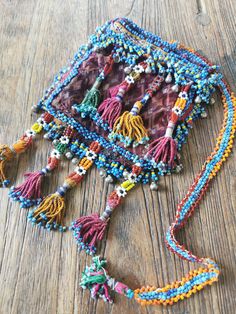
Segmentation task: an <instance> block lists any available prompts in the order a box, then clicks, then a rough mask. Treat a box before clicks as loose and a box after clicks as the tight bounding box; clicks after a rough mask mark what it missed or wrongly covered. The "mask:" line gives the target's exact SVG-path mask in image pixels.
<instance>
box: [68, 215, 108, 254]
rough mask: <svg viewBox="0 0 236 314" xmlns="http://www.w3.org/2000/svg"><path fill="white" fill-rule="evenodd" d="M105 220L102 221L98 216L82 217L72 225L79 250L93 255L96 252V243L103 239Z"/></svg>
mask: <svg viewBox="0 0 236 314" xmlns="http://www.w3.org/2000/svg"><path fill="white" fill-rule="evenodd" d="M106 226H107V220H102V219H101V218H100V216H99V215H98V214H92V215H90V216H84V217H81V218H79V219H77V220H76V221H75V222H73V223H72V226H71V229H72V230H74V233H73V234H74V237H75V239H76V241H77V242H78V245H79V247H80V249H81V250H83V249H84V250H86V252H87V253H90V254H93V253H95V251H96V248H95V245H96V242H97V241H101V240H102V239H103V237H104V234H105V230H106Z"/></svg>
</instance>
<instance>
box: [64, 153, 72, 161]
mask: <svg viewBox="0 0 236 314" xmlns="http://www.w3.org/2000/svg"><path fill="white" fill-rule="evenodd" d="M65 156H66V158H67V159H71V158H72V157H73V154H72V153H71V152H67V153H66V154H65Z"/></svg>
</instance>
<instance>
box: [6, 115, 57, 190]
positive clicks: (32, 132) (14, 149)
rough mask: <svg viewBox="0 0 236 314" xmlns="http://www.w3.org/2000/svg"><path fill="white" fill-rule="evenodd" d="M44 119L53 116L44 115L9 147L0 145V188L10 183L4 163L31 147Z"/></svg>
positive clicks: (41, 128)
mask: <svg viewBox="0 0 236 314" xmlns="http://www.w3.org/2000/svg"><path fill="white" fill-rule="evenodd" d="M44 117H50V119H53V116H51V115H50V114H49V113H44V114H43V115H42V116H41V117H40V118H39V119H38V120H37V122H35V123H34V124H33V125H32V127H31V129H29V130H27V131H26V132H25V133H24V135H23V136H22V137H21V138H20V139H19V140H18V141H17V142H16V143H14V144H13V145H12V146H11V147H9V146H7V145H0V187H6V186H7V185H9V183H10V181H9V180H7V178H6V175H5V171H4V168H5V165H6V163H7V162H9V161H10V160H12V159H13V158H14V156H16V155H19V154H22V153H23V152H25V151H26V150H27V149H28V148H29V147H30V146H31V144H32V142H33V138H34V137H35V136H36V134H38V133H40V132H41V131H42V130H43V126H44V123H45V120H44Z"/></svg>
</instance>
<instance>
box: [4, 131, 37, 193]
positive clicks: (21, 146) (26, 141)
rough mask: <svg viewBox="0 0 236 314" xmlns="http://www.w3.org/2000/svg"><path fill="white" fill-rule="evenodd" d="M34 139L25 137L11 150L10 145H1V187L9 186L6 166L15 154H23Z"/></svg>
mask: <svg viewBox="0 0 236 314" xmlns="http://www.w3.org/2000/svg"><path fill="white" fill-rule="evenodd" d="M31 142H32V138H30V137H27V136H24V137H22V138H21V139H19V140H18V141H17V142H16V143H14V144H13V145H12V148H10V147H9V146H8V145H0V187H1V186H3V187H6V186H7V185H8V184H9V182H10V181H9V180H7V179H6V175H5V172H4V168H5V165H6V163H7V162H8V161H10V160H11V159H12V158H13V157H14V155H15V154H20V153H23V152H24V151H25V150H26V149H27V148H28V146H29V145H30V144H31Z"/></svg>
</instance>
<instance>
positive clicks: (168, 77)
mask: <svg viewBox="0 0 236 314" xmlns="http://www.w3.org/2000/svg"><path fill="white" fill-rule="evenodd" d="M165 82H166V83H171V82H172V76H171V74H170V73H168V75H167V77H166V79H165Z"/></svg>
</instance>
